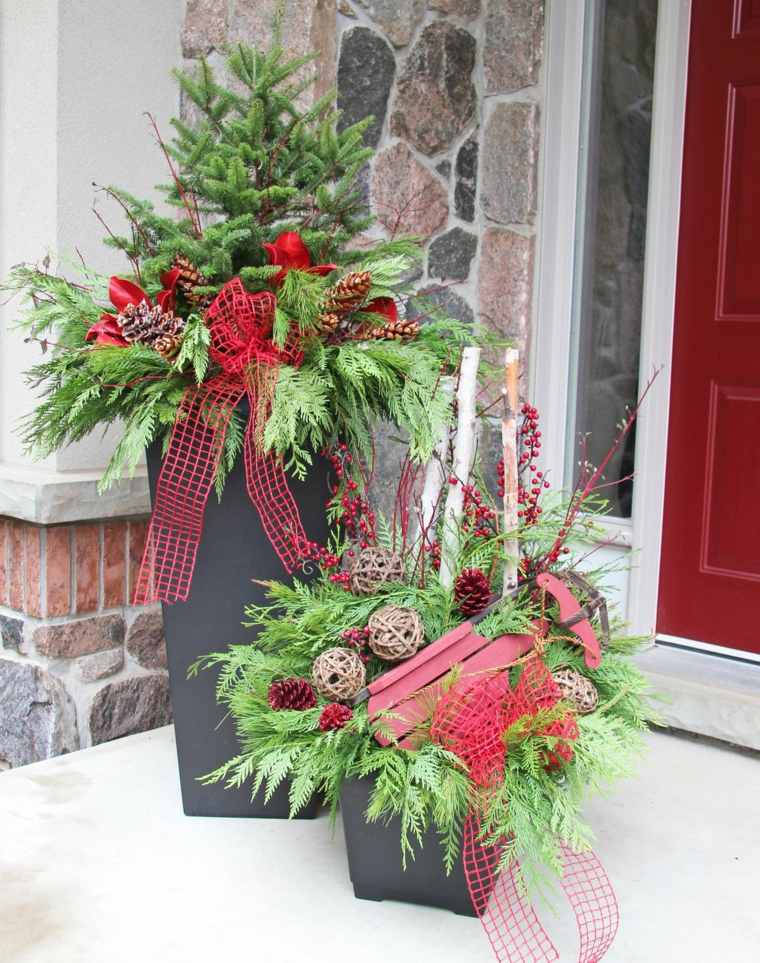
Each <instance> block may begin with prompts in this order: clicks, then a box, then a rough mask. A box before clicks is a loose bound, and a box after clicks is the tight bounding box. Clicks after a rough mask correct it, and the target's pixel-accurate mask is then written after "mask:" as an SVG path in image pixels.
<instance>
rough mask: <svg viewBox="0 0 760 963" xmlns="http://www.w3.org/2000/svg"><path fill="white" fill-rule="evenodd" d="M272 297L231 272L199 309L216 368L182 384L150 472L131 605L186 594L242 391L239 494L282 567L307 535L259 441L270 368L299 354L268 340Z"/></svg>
mask: <svg viewBox="0 0 760 963" xmlns="http://www.w3.org/2000/svg"><path fill="white" fill-rule="evenodd" d="M275 303H276V302H275V296H274V295H273V294H271V293H270V292H268V291H262V292H259V293H258V294H249V293H248V292H247V291H246V290H245V288H244V287H243V283H242V281H241V280H240V278H233V280H232V281H229V282H228V283H227V284H225V286H224V287H223V288H222V290H221V291H220V292H219V294H218V295H217V297H216V299H215V300H214V302H213V304H212V305H211V307H210V308H209V309H208V312H207V315H206V320H207V322H208V325H209V329H210V332H211V348H210V352H209V353H210V356H211V359H212V360H213V361H214V362H216V364H218V365H219V366H220V367H221V368H222V372H221V374H219V375H217V376H216V377H215V378H212V379H211V380H210V381H207V382H205V383H204V384H202V385H199V386H197V387H195V386H194V387H191V388H188V389H187V390H186V391H185V394H184V396H183V398H182V402H181V403H180V406H179V410H178V411H177V418H176V421H175V422H174V428H173V429H172V435H171V440H170V441H169V450H168V451H167V453H166V457H165V458H164V462H163V465H162V466H161V473H160V475H159V478H158V485H157V490H156V497H155V499H154V503H153V514H152V516H151V520H150V525H149V527H148V536H147V541H146V545H145V553H144V555H143V560H142V566H141V569H140V575H139V578H138V582H137V587H136V589H135V598H134V604H135V605H145V604H147V603H148V602H154V601H162V602H168V603H171V602H178V601H185V600H186V599H187V598H188V596H189V594H190V583H191V581H192V576H193V568H194V567H195V556H196V554H197V551H198V546H199V545H200V540H201V531H202V529H203V515H204V512H205V509H206V502H207V501H208V497H209V494H210V492H211V486H212V485H213V483H214V478H215V476H216V471H217V468H218V466H219V459H220V458H221V455H222V451H223V449H224V436H225V434H226V431H227V427H228V425H229V423H230V418H231V417H232V413H233V411H234V409H235V406H236V405H237V404H238V402H239V401H240V400H241V399H242V398H243V397H244V396H245V395H247V396H248V399H249V402H250V411H251V413H250V417H249V419H248V425H247V426H246V432H245V441H244V464H245V477H246V485H247V488H248V494H249V496H250V498H251V501H252V502H253V504H254V505H255V507H256V509H257V510H258V513H259V516H260V518H261V524H262V526H263V528H264V531H265V532H266V534H267V537H268V538H269V541H270V542H271V543H272V546H273V548H274V550H275V552H276V553H277V555H278V557H279V558H280V560H281V561H282V563H283V565H284V566H285V568H286V569H287V571H288V572H291V571H293V569H294V568H295V567H296V565H297V564H298V562H299V561H300V560H301V558H302V556H303V550H304V548H305V546H306V543H307V538H306V534H305V532H304V529H303V525H302V523H301V518H300V515H299V513H298V508H297V506H296V504H295V501H294V499H293V495H292V494H291V492H290V489H289V488H288V483H287V479H286V477H285V472H284V469H283V467H282V459H281V458H279V457H276V456H275V455H272V454H266V453H264V452H263V451H262V443H261V435H262V434H263V429H264V424H265V423H266V419H267V417H268V414H269V404H270V401H271V392H272V391H273V389H274V384H275V382H276V377H277V367H278V366H279V365H280V364H291V365H296V366H297V365H300V363H301V361H302V359H303V355H302V354H301V353H300V351H299V350H298V348H297V346H296V345H295V343H290V344H286V346H285V347H284V348H282V349H280V348H278V347H277V346H276V345H275V344H274V343H273V342H272V340H271V337H270V335H271V331H272V324H273V322H274V310H275Z"/></svg>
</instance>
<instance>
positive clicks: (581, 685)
mask: <svg viewBox="0 0 760 963" xmlns="http://www.w3.org/2000/svg"><path fill="white" fill-rule="evenodd" d="M553 677H554V681H555V682H556V683H557V685H558V686H559V688H560V691H561V692H562V698H563V699H566V700H567V701H568V702H570V703H572V704H573V705H574V706H575V710H576V712H578V713H580V715H582V716H585V715H588V713H589V712H593V711H594V709H596V707H597V705H598V703H599V693H598V692H597V691H596V686H595V685H594V683H593V682H592V681H591V679H587V678H586V676H585V675H581V673H580V672H576V671H575V669H558V670H557V671H556V672H554V673H553Z"/></svg>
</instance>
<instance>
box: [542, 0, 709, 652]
mask: <svg viewBox="0 0 760 963" xmlns="http://www.w3.org/2000/svg"><path fill="white" fill-rule="evenodd" d="M586 8H587V4H586V3H585V2H584V0H577V2H574V3H566V2H558V0H553V2H551V3H550V5H549V8H548V11H547V25H546V107H545V111H544V122H543V128H544V129H543V145H544V147H543V177H542V180H543V196H542V201H541V209H542V222H541V237H540V244H539V248H538V262H537V263H538V269H537V275H538V291H537V296H536V301H537V310H536V328H535V337H534V350H533V352H532V359H531V364H532V366H531V394H532V397H533V398H534V399H535V403H536V406H537V407H538V409H539V411H540V412H541V416H542V421H543V437H544V439H545V447H544V451H543V462H544V466H545V467H548V466H551V469H552V471H553V472H554V483H555V486H556V487H561V486H562V484H563V483H564V481H565V478H564V475H565V469H564V466H565V451H566V439H567V434H568V427H569V419H568V405H569V403H570V399H569V393H570V365H569V363H568V362H569V357H570V352H571V350H572V337H571V327H572V313H573V297H574V274H575V271H574V267H575V263H576V258H577V256H578V235H579V224H578V216H579V213H578V188H579V184H580V179H581V173H582V170H581V164H582V162H583V160H584V158H583V156H582V146H583V145H582V130H581V123H582V121H581V111H582V96H583V68H584V65H583V55H584V46H585V36H584V31H585V28H586V24H585V22H584V20H585V13H586ZM690 8H691V0H672V2H662V0H661V3H660V13H659V18H658V26H657V43H656V51H657V53H656V58H657V59H656V65H655V78H654V96H653V118H652V146H651V160H650V185H649V201H648V208H649V209H648V221H647V260H646V271H645V278H644V299H643V316H642V344H641V382H642V385H643V383H645V382H646V380H647V378H648V377H649V375H650V373H651V371H652V369H653V368H655V367H660V366H662V368H663V370H662V372H661V373H660V376H659V378H658V383H657V386H656V388H655V389H654V390H653V392H652V394H651V395H650V397H649V399H648V400H647V403H646V404H645V405H644V408H643V409H642V412H641V415H640V416H639V422H638V425H637V438H636V468H637V476H636V484H635V485H634V501H633V518H632V519H631V520H630V521H629V520H624V519H621V520H614V519H609V520H605V523H604V524H605V527H606V528H608V529H609V530H610V533H614V534H615V536H616V541H618V542H619V543H620V544H621V545H624V546H625V547H630V548H632V549H633V550H634V551H635V552H636V558H635V561H634V567H633V569H632V572H631V575H630V584H629V593H628V604H627V617H628V619H629V620H630V622H631V627H632V630H633V631H634V632H635V633H636V634H641V635H648V634H654V630H655V617H656V612H657V587H658V579H659V563H660V544H661V538H662V500H663V492H664V485H665V458H666V450H667V413H668V404H669V395H670V360H671V350H672V339H673V308H674V298H675V277H676V263H677V254H678V217H679V213H680V198H681V155H682V149H683V118H684V110H685V101H686V72H687V62H688V46H689V22H690Z"/></svg>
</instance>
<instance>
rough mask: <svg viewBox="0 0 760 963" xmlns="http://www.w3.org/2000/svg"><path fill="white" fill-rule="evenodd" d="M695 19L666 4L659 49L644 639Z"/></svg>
mask: <svg viewBox="0 0 760 963" xmlns="http://www.w3.org/2000/svg"><path fill="white" fill-rule="evenodd" d="M690 14H691V0H671V2H667V3H662V2H661V3H660V13H659V18H658V24H657V43H656V48H655V49H656V61H655V77H654V97H653V108H654V110H653V116H652V147H651V157H650V176H649V202H648V210H647V237H646V263H645V272H644V300H643V317H642V335H641V361H640V384H641V385H643V384H644V383H646V381H647V379H648V378H649V377H650V375H651V373H652V371H653V370H654V369H655V368H657V367H660V366H661V367H662V370H661V372H660V375H659V377H658V379H657V385H656V387H655V388H654V389H653V391H652V393H651V394H650V396H649V398H648V399H647V401H646V403H645V404H644V406H643V408H642V410H641V414H640V416H639V419H638V424H637V428H636V455H635V465H636V482H635V484H634V486H633V511H632V517H633V548H634V550H635V551H636V552H637V560H636V565H635V567H634V568H633V569H632V571H631V577H630V582H629V589H628V609H627V617H628V621H629V623H630V625H631V628H632V630H633V631H634V632H635V633H636V634H639V635H646V634H652V633H654V631H655V630H656V618H657V594H658V587H659V576H660V550H661V544H662V517H663V498H664V493H665V464H666V459H667V445H668V411H669V406H670V375H671V357H672V348H673V321H674V309H675V289H676V270H677V263H678V224H679V216H680V210H681V167H682V155H683V136H684V114H685V110H686V79H687V71H688V59H689V28H690V20H691V17H690Z"/></svg>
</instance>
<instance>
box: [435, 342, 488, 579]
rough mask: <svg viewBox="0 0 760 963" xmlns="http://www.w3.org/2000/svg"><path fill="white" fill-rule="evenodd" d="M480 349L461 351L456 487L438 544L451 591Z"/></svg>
mask: <svg viewBox="0 0 760 963" xmlns="http://www.w3.org/2000/svg"><path fill="white" fill-rule="evenodd" d="M479 364H480V348H478V347H475V346H469V347H467V348H465V349H464V351H463V352H462V363H461V365H460V368H459V386H458V388H457V437H456V443H455V444H454V461H453V464H452V469H451V470H452V474H453V475H455V476H456V478H457V479H458V484H457V485H450V486H449V491H448V494H447V496H446V506H445V508H444V510H443V534H442V541H441V571H440V580H441V585H443V586H444V587H445V588H451V586H452V585H453V583H454V575H455V572H456V563H457V557H458V556H459V544H460V536H461V531H460V526H461V523H462V514H463V511H464V492H463V491H462V487H463V486H464V485H466V484H467V483H468V482H469V480H470V472H471V471H472V463H473V458H474V456H475V438H476V436H477V416H476V410H475V397H476V394H477V389H478V365H479Z"/></svg>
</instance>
